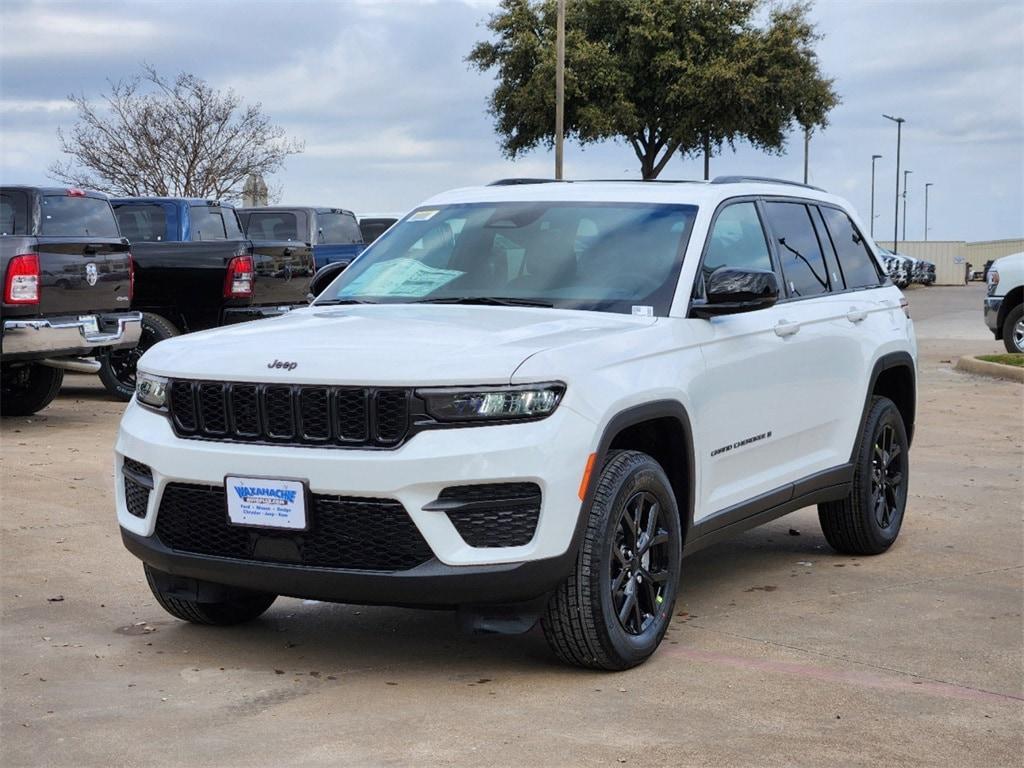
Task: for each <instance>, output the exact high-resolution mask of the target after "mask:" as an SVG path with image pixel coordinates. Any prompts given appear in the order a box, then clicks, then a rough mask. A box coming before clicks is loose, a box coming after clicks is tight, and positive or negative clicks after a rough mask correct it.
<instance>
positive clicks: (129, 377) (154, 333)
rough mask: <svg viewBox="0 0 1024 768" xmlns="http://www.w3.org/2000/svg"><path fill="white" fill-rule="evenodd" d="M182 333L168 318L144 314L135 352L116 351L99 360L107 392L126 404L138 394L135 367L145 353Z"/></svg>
mask: <svg viewBox="0 0 1024 768" xmlns="http://www.w3.org/2000/svg"><path fill="white" fill-rule="evenodd" d="M179 333H180V332H179V331H178V329H177V328H175V327H174V325H173V323H171V322H170V321H169V320H167V319H166V318H163V317H161V316H160V315H154V314H152V313H149V312H145V313H143V315H142V334H141V335H140V336H139V343H138V346H136V347H134V348H133V349H115V350H112V351H111V352H107V353H106V354H105V355H103V356H102V357H101V358H100V371H99V377H100V381H102V382H103V386H104V387H106V388H107V392H109V393H110V394H112V395H114V396H115V397H117V398H119V399H121V400H124V401H125V402H127V401H128V400H131V399H132V395H134V394H135V368H136V366H137V365H138V362H139V358H140V357H142V355H143V353H144V352H145V351H146V350H147V349H149V348H150V347H152V346H153V345H154V344H156V343H157V342H158V341H163V340H164V339H169V338H171V337H172V336H177V335H178V334H179Z"/></svg>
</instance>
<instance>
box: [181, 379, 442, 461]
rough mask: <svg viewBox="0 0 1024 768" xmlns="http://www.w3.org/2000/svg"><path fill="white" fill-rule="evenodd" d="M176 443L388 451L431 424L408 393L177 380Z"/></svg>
mask: <svg viewBox="0 0 1024 768" xmlns="http://www.w3.org/2000/svg"><path fill="white" fill-rule="evenodd" d="M169 392H170V397H169V403H168V411H169V413H170V417H171V424H172V425H173V427H174V432H175V434H176V435H177V436H178V437H185V438H195V439H202V440H223V441H229V442H245V443H260V444H268V445H301V446H319V447H326V448H363V449H366V448H371V449H374V448H376V449H394V448H397V447H399V446H400V445H402V444H403V443H404V442H405V441H406V440H408V439H409V437H411V435H412V434H413V433H414V432H415V431H416V428H417V427H419V426H420V425H421V424H423V423H432V420H431V419H430V417H429V416H428V415H427V414H426V411H425V410H424V407H423V402H422V400H420V399H419V398H418V397H416V396H415V394H414V393H413V390H412V389H411V388H402V387H381V388H375V387H343V386H324V385H314V384H250V383H238V382H226V381H216V382H215V381H183V380H175V381H172V382H170V385H169Z"/></svg>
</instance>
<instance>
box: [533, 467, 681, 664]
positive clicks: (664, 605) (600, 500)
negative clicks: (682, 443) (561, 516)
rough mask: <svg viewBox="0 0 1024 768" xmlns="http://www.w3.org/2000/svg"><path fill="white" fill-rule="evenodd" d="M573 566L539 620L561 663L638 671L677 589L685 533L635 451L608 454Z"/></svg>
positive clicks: (665, 489)
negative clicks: (683, 533) (637, 667)
mask: <svg viewBox="0 0 1024 768" xmlns="http://www.w3.org/2000/svg"><path fill="white" fill-rule="evenodd" d="M596 482H597V486H596V490H595V493H594V498H593V502H592V503H591V505H590V509H589V511H588V512H587V513H586V514H587V529H586V533H585V536H584V538H583V542H582V543H581V545H580V550H579V553H578V554H577V556H576V564H575V566H574V569H573V572H572V573H571V574H570V575H569V577H568V578H567V579H566V580H565V581H564V582H563V583H562V584H561V585H560V586H559V587H558V588H557V589H556V590H555V593H554V595H553V596H552V597H551V601H550V602H549V603H548V607H547V611H546V612H545V615H544V617H543V618H542V619H541V626H542V627H543V629H544V636H545V637H546V638H547V641H548V644H549V645H550V646H551V649H552V651H554V653H555V655H556V656H558V657H559V658H560V659H561V660H562V661H564V662H566V663H568V664H573V665H576V666H581V667H591V668H594V669H607V670H621V669H629V668H630V667H635V666H636V665H637V664H640V663H642V662H643V661H645V660H646V659H647V657H649V656H650V655H651V654H652V653H654V651H655V649H657V647H658V645H659V643H661V639H662V637H664V635H665V630H667V629H668V625H669V622H670V621H671V619H672V608H673V606H674V605H675V600H676V594H677V592H678V589H679V568H680V562H681V560H682V533H681V530H680V523H679V511H678V509H677V508H676V501H675V496H674V495H673V493H672V487H671V485H670V484H669V481H668V478H667V477H666V476H665V471H664V470H663V469H662V468H661V465H659V464H658V462H656V461H655V460H654V459H652V458H651V457H650V456H648V455H647V454H644V453H640V452H638V451H614V452H612V453H611V454H609V457H608V460H607V462H605V465H604V468H603V469H602V470H601V475H600V477H598V478H597V479H596Z"/></svg>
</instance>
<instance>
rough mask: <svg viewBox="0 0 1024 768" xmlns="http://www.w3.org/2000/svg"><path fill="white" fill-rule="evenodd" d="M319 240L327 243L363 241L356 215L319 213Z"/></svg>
mask: <svg viewBox="0 0 1024 768" xmlns="http://www.w3.org/2000/svg"><path fill="white" fill-rule="evenodd" d="M316 226H317V241H318V242H321V243H325V244H351V243H361V242H363V233H362V232H361V231H360V229H359V223H358V222H357V221H356V217H355V216H353V215H352V214H350V213H318V214H317V217H316Z"/></svg>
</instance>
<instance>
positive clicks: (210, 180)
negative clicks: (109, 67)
mask: <svg viewBox="0 0 1024 768" xmlns="http://www.w3.org/2000/svg"><path fill="white" fill-rule="evenodd" d="M101 98H102V104H101V105H100V106H97V105H94V104H93V103H92V102H91V101H89V100H88V99H86V97H85V96H84V95H77V96H75V95H71V96H69V97H68V99H69V100H70V101H71V102H72V103H73V104H74V105H75V107H76V109H77V111H78V123H77V124H76V125H75V126H74V127H73V128H72V129H71V130H70V131H69V132H65V131H63V130H61V129H59V128H58V129H57V137H58V139H59V140H60V143H61V149H62V150H63V152H64V153H65V154H67V155H69V159H68V161H66V162H63V163H62V162H56V163H54V164H53V165H52V166H51V167H50V175H51V176H52V177H53V178H55V179H57V180H58V181H60V182H63V183H65V184H69V185H71V186H76V187H88V188H90V189H98V190H101V191H103V192H109V193H111V194H118V195H133V196H138V195H159V196H171V197H206V198H216V199H224V200H235V199H238V198H239V197H240V196H241V193H242V187H243V185H244V184H245V180H246V178H247V177H248V176H249V174H253V173H255V174H260V175H264V176H266V175H268V174H270V173H273V172H274V171H276V170H279V169H280V168H281V167H282V166H283V165H284V161H285V160H286V159H287V157H288V156H289V155H293V154H298V153H300V152H302V151H303V149H304V144H303V142H301V141H296V140H293V139H289V138H288V137H286V136H285V132H284V129H283V128H281V127H279V126H276V125H274V124H273V123H271V121H270V118H269V117H267V115H265V114H264V113H263V108H262V105H260V104H253V105H246V104H243V103H242V101H241V99H240V98H239V97H238V95H237V94H235V92H234V91H231V90H227V91H218V90H216V89H214V88H213V87H211V86H210V85H209V84H208V83H207V82H205V81H204V80H201V79H200V78H198V77H196V76H195V75H192V74H189V73H187V72H182V73H180V74H178V75H176V76H175V77H174V79H173V80H170V79H167V78H165V77H163V76H162V75H160V74H159V73H158V72H157V71H156V70H155V69H154V68H153V67H151V66H149V65H144V67H143V73H142V74H141V75H139V76H136V77H133V78H131V79H129V80H120V81H117V82H113V81H110V92H109V93H107V94H103V95H102V97H101Z"/></svg>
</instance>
